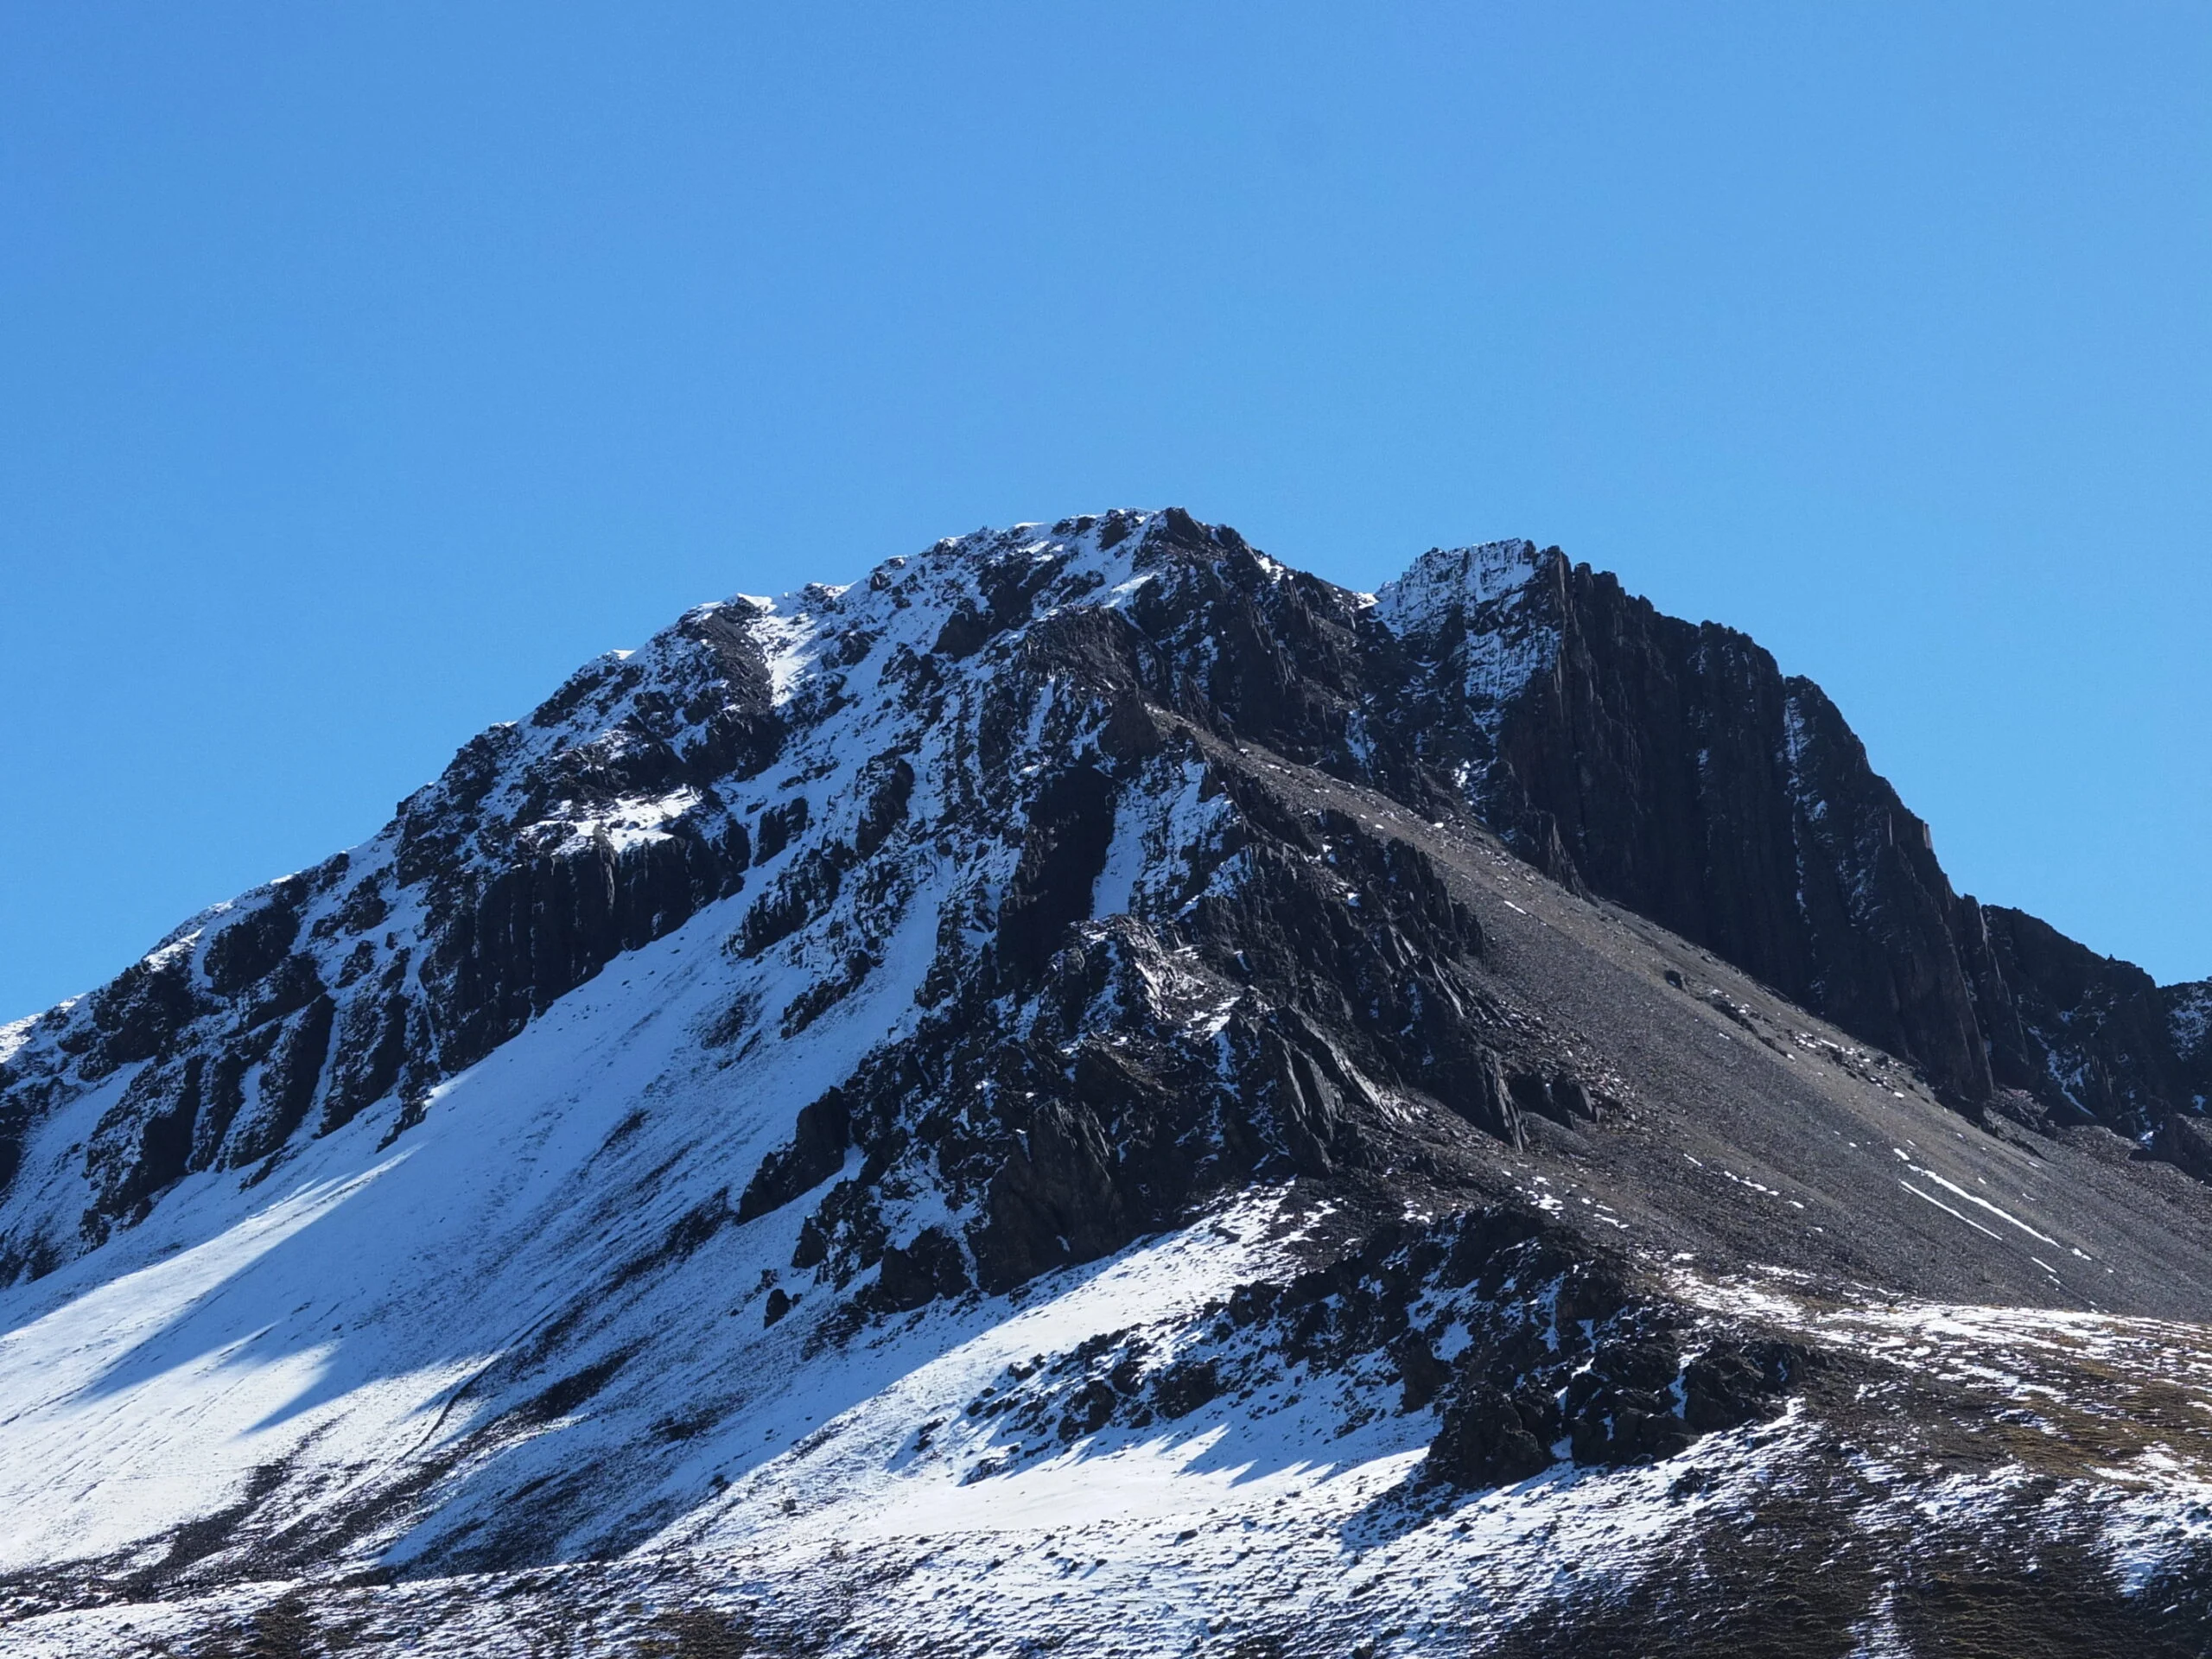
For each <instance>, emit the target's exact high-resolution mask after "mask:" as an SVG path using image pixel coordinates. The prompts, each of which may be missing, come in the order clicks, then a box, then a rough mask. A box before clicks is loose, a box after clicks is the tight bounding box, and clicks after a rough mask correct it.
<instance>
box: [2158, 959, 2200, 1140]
mask: <svg viewBox="0 0 2212 1659" xmlns="http://www.w3.org/2000/svg"><path fill="white" fill-rule="evenodd" d="M2158 1000H2159V1001H2161V1002H2163V1003H2164V1005H2165V1010H2166V1034H2167V1036H2168V1037H2169V1039H2171V1041H2172V1043H2173V1050H2174V1059H2175V1062H2176V1063H2177V1065H2179V1066H2180V1068H2181V1078H2182V1086H2183V1088H2184V1089H2186V1090H2189V1092H2190V1098H2191V1101H2192V1103H2193V1104H2194V1106H2195V1108H2196V1110H2197V1111H2198V1112H2199V1113H2202V1112H2204V1111H2206V1110H2207V1109H2212V979H2200V980H2196V981H2193V982H2190V983H2188V984H2185V985H2169V986H2167V987H2165V988H2164V989H2163V990H2161V991H2160V992H2159V993H2158Z"/></svg>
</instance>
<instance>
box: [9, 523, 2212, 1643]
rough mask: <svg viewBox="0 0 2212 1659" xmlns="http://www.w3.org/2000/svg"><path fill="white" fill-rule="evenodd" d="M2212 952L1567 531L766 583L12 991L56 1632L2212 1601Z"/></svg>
mask: <svg viewBox="0 0 2212 1659" xmlns="http://www.w3.org/2000/svg"><path fill="white" fill-rule="evenodd" d="M2208 1008H2212V992H2208V989H2207V988H2206V987H2205V986H2203V985H2195V986H2175V987H2167V988H2159V987H2158V986H2156V985H2154V984H2153V983H2152V982H2151V981H2150V979H2149V978H2148V977H2147V976H2145V975H2144V974H2142V973H2141V972H2140V971H2139V969H2135V968H2133V967H2132V966H2130V965H2129V964H2126V963H2120V962H2115V961H2113V960H2110V959H2108V958H2105V957H2098V956H2096V955H2095V954H2094V952H2092V951H2090V950H2088V949H2087V948H2086V947H2084V946H2082V945H2080V944H2075V942H2073V941H2071V940H2069V939H2067V938H2064V937H2063V936H2062V935H2060V934H2058V933H2057V932H2056V931H2054V930H2052V929H2050V927H2048V926H2047V925H2044V924H2043V923H2041V922H2039V921H2037V920H2036V919H2035V918H2032V917H2029V916H2026V915H2024V914H2023V913H2021V912H2017V911H2012V910H2007V909H2004V908H2001V907H1999V906H1992V905H1982V904H1980V903H1978V902H1977V901H1976V900H1974V899H1971V898H1962V897H1960V896H1958V895H1956V894H1955V893H1953V891H1952V889H1951V887H1950V885H1949V883H1948V880H1946V878H1945V877H1944V874H1943V873H1942V868H1941V867H1940V866H1939V865H1938V863H1937V862H1936V858H1935V855H1934V853H1933V851H1932V850H1931V846H1930V839H1929V834H1928V831H1927V828H1926V826H1925V825H1924V824H1923V823H1921V821H1920V820H1918V819H1916V818H1915V817H1913V816H1912V815H1911V814H1910V812H1909V811H1908V810H1906V809H1905V808H1904V805H1903V804H1902V803H1900V802H1899V801H1898V799H1897V796H1896V795H1895V793H1894V792H1893V791H1891V789H1890V787H1889V785H1887V784H1886V783H1885V782H1884V781H1883V780H1882V779H1880V778H1879V777H1878V775H1877V774H1876V773H1875V772H1873V771H1872V767H1871V766H1870V765H1869V764H1868V761H1867V758H1866V754H1865V753H1864V750H1863V748H1862V747H1861V746H1860V745H1859V742H1858V741H1857V740H1856V739H1855V738H1854V737H1853V734H1851V732H1850V730H1849V728H1847V726H1846V725H1845V723H1844V722H1843V720H1842V718H1841V716H1840V714H1839V713H1838V712H1837V711H1836V709H1834V706H1833V705H1832V704H1831V703H1829V702H1828V701H1827V698H1826V697H1824V696H1822V695H1821V692H1820V690H1819V689H1818V688H1817V687H1815V686H1814V685H1812V684H1811V683H1809V682H1807V681H1804V680H1802V679H1793V678H1787V677H1783V675H1782V674H1781V673H1780V672H1779V671H1778V670H1777V667H1776V665H1775V664H1774V663H1773V661H1772V659H1771V658H1770V657H1769V656H1768V655H1767V654H1766V653H1765V652H1763V651H1761V650H1760V649H1759V648H1758V646H1757V645H1754V644H1753V643H1752V642H1751V641H1750V640H1749V639H1745V637H1744V636H1742V635H1740V634H1738V633H1734V632H1731V631H1729V630H1726V629H1725V628H1721V627H1718V626H1713V625H1711V624H1706V625H1700V626H1692V625H1690V624H1688V623H1684V622H1681V621H1677V620H1674V619H1671V618H1667V617H1664V616H1662V615H1660V614H1658V613H1656V611H1654V610H1653V608H1652V607H1650V606H1649V604H1647V603H1645V602H1644V601H1640V600H1636V599H1633V598H1631V597H1630V596H1629V595H1628V594H1625V593H1624V591H1623V589H1622V588H1621V587H1620V585H1619V583H1618V582H1617V581H1616V580H1615V579H1614V578H1612V577H1611V576H1608V575H1601V574H1597V573H1593V572H1592V571H1591V570H1590V569H1588V567H1586V566H1583V567H1575V566H1571V565H1570V564H1569V563H1568V562H1567V560H1566V558H1565V557H1564V556H1561V555H1560V553H1559V552H1558V551H1557V550H1538V549H1536V548H1535V547H1534V546H1533V545H1531V544H1529V543H1492V544H1490V545H1487V546H1484V547H1478V548H1472V549H1463V550H1451V551H1434V552H1431V553H1429V554H1427V555H1424V556H1422V557H1421V559H1419V560H1417V561H1415V563H1414V565H1413V566H1412V568H1411V569H1408V572H1407V573H1406V575H1404V576H1403V577H1402V578H1401V579H1399V580H1398V581H1397V582H1394V583H1392V584H1390V585H1389V587H1388V588H1385V589H1384V590H1383V592H1382V593H1380V594H1373V595H1365V594H1352V593H1349V592H1346V591H1344V590H1343V589H1340V588H1336V587H1333V586H1332V585H1331V584H1329V583H1327V582H1322V581H1319V580H1318V579H1316V578H1314V577H1312V576H1309V575H1303V574H1300V573H1299V572H1296V571H1294V570H1290V569H1286V568H1285V567H1283V566H1281V565H1280V564H1278V563H1274V561H1272V560H1270V559H1268V558H1267V557H1266V556H1264V555H1263V554H1262V553H1260V552H1258V551H1257V550H1255V549H1253V548H1251V547H1249V545H1247V544H1246V543H1244V541H1243V539H1242V538H1241V537H1239V536H1237V535H1236V532H1235V531H1230V530H1228V529H1226V528H1223V527H1217V526H1210V525H1206V524H1201V523H1198V521H1196V520H1194V519H1192V518H1190V517H1189V516H1188V515H1187V514H1185V513H1183V512H1180V511H1179V510H1173V509H1171V510H1168V511H1166V512H1116V513H1109V514H1106V515H1103V516H1102V517H1095V518H1077V519H1071V520H1066V521H1063V522H1062V523H1060V524H1055V525H1052V526H1050V527H1044V526H1037V525H1025V526H1020V527H1018V528H1016V529H1015V530H1013V531H1004V532H989V531H982V532H977V533H976V534H975V535H972V536H969V537H962V538H957V539H954V540H949V541H946V542H942V543H938V544H937V545H936V546H934V547H932V548H931V549H929V550H926V551H925V552H924V553H921V554H919V555H918V556H913V557H912V558H906V559H893V560H890V561H888V562H887V563H884V564H883V565H880V566H879V567H878V568H877V569H875V570H874V571H873V572H872V573H870V575H868V577H867V578H866V579H865V580H864V581H862V582H859V583H857V584H855V585H853V586H850V587H846V588H829V587H813V588H806V589H804V590H802V591H801V592H799V593H798V594H790V595H786V596H784V597H783V598H780V599H777V600H773V601H766V600H752V599H743V598H740V599H734V600H731V601H727V602H724V603H721V604H716V605H709V606H704V607H700V608H699V609H697V610H696V611H694V612H691V613H689V614H687V615H686V616H685V617H683V619H681V620H679V621H678V622H677V624H676V625H675V626H673V627H672V628H671V629H670V630H669V631H667V632H664V633H663V634H661V635H659V636H658V637H657V638H656V639H653V640H652V641H651V642H650V643H649V644H648V645H645V647H643V648H642V649H640V650H639V651H637V652H627V653H613V654H610V655H609V656H607V657H605V658H600V659H598V660H597V661H595V662H594V663H592V664H588V665H587V666H586V667H585V668H584V669H582V671H579V672H578V673H577V674H576V675H575V676H574V677H571V679H570V680H569V682H568V683H567V684H565V685H564V686H563V687H562V688H561V689H560V690H559V691H557V692H556V694H555V695H554V696H553V697H551V698H550V700H549V701H547V702H545V703H544V704H543V705H542V706H541V707H540V708H538V709H537V710H536V711H534V712H533V713H532V714H531V715H530V716H529V717H528V718H527V719H526V720H524V721H519V722H517V723H514V724H512V725H505V726H500V727H495V728H493V729H492V730H490V731H488V732H486V733H485V734H481V735H480V736H479V737H477V738H476V739H474V740H473V741H471V742H470V743H468V744H467V746H466V747H463V748H462V750H461V752H460V753H459V754H458V755H457V756H456V757H455V758H454V761H453V763H452V765H451V766H448V768H447V770H446V772H444V773H443V774H442V776H441V777H440V778H439V779H438V780H437V781H436V782H435V783H433V784H431V785H429V786H427V787H426V788H424V789H423V790H421V791H417V792H416V794H415V795H413V796H410V798H408V799H407V800H406V801H404V802H403V803H401V804H400V807H399V810H398V811H397V816H396V817H394V819H393V820H392V822H391V823H390V824H388V825H387V826H386V827H385V829H383V830H382V831H381V832H380V833H379V834H378V836H376V837H375V838H373V839H372V840H371V841H370V842H366V843H365V844H364V845H362V846H361V847H359V848H356V849H353V850H352V851H351V852H348V853H346V854H342V855H339V856H337V857H335V858H333V859H331V860H329V861H327V862H325V863H323V864H321V865H319V866H317V867H316V868H314V869H311V870H308V871H303V872H301V873H300V874H296V875H293V876H289V877H286V878H284V879H283V880H278V881H276V882H272V883H270V885H269V886H267V887H263V888H260V889H257V890H256V891H255V892H253V893H248V894H245V895H244V896H242V897H241V898H239V899H236V900H234V901H232V902H231V903H229V904H226V905H220V906H215V907H214V908H213V909H211V910H209V911H207V912H203V913H202V914H201V915H200V916H198V917H195V918H193V919H192V920H191V921H190V922H188V923H187V924H186V925H184V926H183V927H181V928H180V929H178V930H177V931H175V932H174V933H172V934H171V935H170V936H169V937H168V938H166V939H165V940H163V941H162V943H161V944H159V945H158V946H157V947H156V949H155V950H153V951H152V952H150V953H149V955H148V956H147V957H145V958H144V959H143V960H142V961H141V962H139V963H136V964H134V965H133V966H132V967H131V968H130V969H127V970H126V971H125V972H124V974H122V975H121V976H118V978H117V979H116V980H115V981H113V982H111V983H110V984H108V985H106V986H105V987H103V988H100V989H99V990H98V991H95V992H93V993H92V994H91V995H88V996H86V997H82V998H78V999H75V1000H73V1001H70V1002H67V1003H65V1004H63V1005H61V1006H60V1007H57V1008H55V1009H53V1010H51V1011H49V1012H48V1013H47V1014H42V1015H40V1016H37V1017H35V1018H34V1019H31V1020H25V1021H22V1022H20V1023H19V1024H17V1025H15V1026H12V1027H5V1028H4V1029H3V1030H0V1280H4V1281H5V1288H0V1328H4V1331H5V1332H6V1335H5V1336H4V1338H0V1517H3V1518H0V1621H5V1623H4V1624H0V1631H4V1632H5V1634H6V1636H7V1639H8V1642H9V1643H10V1650H11V1651H14V1650H17V1649H20V1650H22V1651H23V1652H27V1653H54V1654H95V1653H101V1654H104V1653H110V1652H114V1653H124V1652H134V1651H145V1650H148V1648H149V1644H161V1645H159V1646H156V1648H155V1650H166V1651H174V1652H206V1653H209V1654H213V1653H218V1652H245V1651H254V1652H278V1651H298V1652H321V1651H327V1650H328V1651H334V1650H336V1649H338V1648H340V1647H348V1648H351V1649H356V1650H364V1651H373V1650H378V1649H379V1648H385V1649H391V1650H393V1651H407V1652H452V1653H470V1654H474V1653H490V1652H514V1653H518V1654H519V1653H527V1652H542V1651H563V1650H565V1651H573V1652H601V1651H604V1652H620V1653H664V1654H677V1653H699V1654H705V1653H710V1652H724V1651H727V1652H738V1651H755V1652H764V1653H772V1652H784V1651H791V1652H845V1651H851V1652H861V1651H868V1652H911V1653H916V1654H923V1653H938V1652H948V1653H949V1652H960V1653H974V1652H982V1651H1004V1652H1008V1653H1014V1652H1021V1651H1037V1650H1044V1649H1045V1648H1046V1647H1051V1648H1056V1649H1065V1650H1067V1651H1071V1652H1072V1651H1085V1650H1096V1651H1142V1652H1152V1651H1159V1652H1167V1651H1174V1652H1183V1651H1189V1650H1192V1649H1193V1648H1194V1647H1195V1648H1197V1649H1201V1650H1216V1649H1217V1650H1219V1651H1221V1652H1224V1653H1229V1652H1241V1653H1251V1654H1258V1653H1282V1654H1289V1653H1306V1652H1312V1653H1331V1654H1340V1653H1347V1652H1358V1651H1366V1652H1370V1653H1382V1652H1406V1653H1412V1652H1430V1651H1457V1650H1459V1649H1462V1648H1464V1647H1465V1645H1466V1644H1468V1643H1470V1642H1479V1643H1483V1644H1485V1645H1486V1647H1487V1649H1489V1650H1494V1651H1498V1652H1509V1653H1510V1652H1528V1653H1539V1652H1553V1651H1567V1650H1573V1651H1576V1652H1586V1653H1603V1652H1611V1651H1618V1652H1623V1653H1648V1652H1660V1651H1683V1652H1696V1651H1713V1650H1720V1649H1730V1650H1737V1649H1745V1648H1746V1644H1749V1646H1750V1647H1751V1648H1757V1649H1758V1650H1763V1651H1770V1652H1776V1653H1804V1654H1814V1653H1834V1654H1837V1655H1842V1654H1846V1653H1852V1652H1870V1653H1871V1652H1894V1653H1912V1654H1916V1653H1922V1652H1929V1653H1933V1652H1937V1651H1950V1650H1953V1649H1951V1648H1948V1647H1945V1646H1944V1645H1942V1644H1943V1643H1948V1642H1954V1641H1955V1639H1956V1637H1957V1633H1958V1632H1959V1631H1960V1630H1972V1631H1974V1632H1976V1633H1977V1635H1976V1638H1975V1639H1977V1640H1980V1639H1984V1638H1985V1637H1986V1640H1988V1641H1990V1642H1998V1643H2001V1642H2008V1641H2012V1640H2013V1639H2014V1638H2015V1637H2016V1636H2018V1635H2019V1634H2020V1633H2023V1632H2031V1633H2032V1634H2033V1636H2034V1639H2035V1640H2037V1641H2039V1642H2041V1643H2044V1647H2043V1649H2040V1650H2044V1651H2054V1652H2065V1651H2080V1652H2085V1653H2086V1652H2098V1651H2110V1650H2111V1646H2110V1644H2111V1643H2112V1642H2113V1640H2114V1639H2116V1637H2124V1639H2125V1640H2126V1641H2127V1642H2128V1643H2131V1644H2133V1645H2134V1646H2136V1647H2139V1648H2140V1649H2142V1650H2143V1651H2144V1652H2145V1653H2162V1652H2173V1653H2196V1652H2202V1650H2203V1643H2204V1641H2205V1639H2206V1633H2207V1631H2208V1630H2212V1522H2208V1520H2207V1518H2206V1517H2207V1515H2208V1511H2207V1510H2206V1508H2205V1506H2204V1499H2205V1497H2206V1494H2207V1491H2208V1485H2207V1483H2208V1481H2212V1341H2208V1340H2207V1338H2206V1326H2207V1322H2208V1321H2212V1186H2208V1185H2206V1184H2205V1178H2207V1177H2212V1134H2208V1133H2207V1129H2206V1125H2205V1122H2204V1110H2205V1106H2206V1097H2207V1096H2208V1094H2212V1042H2208V1039H2207V1025H2208V1020H2207V1012H2208ZM1669 1643H1672V1644H1673V1645H1672V1646H1669ZM1025 1644H1027V1645H1026V1646H1025ZM1039 1644H1041V1645H1039ZM2101 1644H2102V1645H2101Z"/></svg>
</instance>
